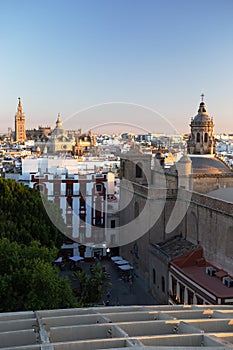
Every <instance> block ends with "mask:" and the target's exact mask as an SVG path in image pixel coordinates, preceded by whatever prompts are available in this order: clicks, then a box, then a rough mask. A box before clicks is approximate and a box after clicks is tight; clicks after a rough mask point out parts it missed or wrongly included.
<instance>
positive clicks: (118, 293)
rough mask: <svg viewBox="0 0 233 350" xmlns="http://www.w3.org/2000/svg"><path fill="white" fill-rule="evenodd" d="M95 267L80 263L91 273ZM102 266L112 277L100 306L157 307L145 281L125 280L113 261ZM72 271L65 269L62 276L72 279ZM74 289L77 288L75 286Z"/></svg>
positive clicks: (134, 278) (103, 262) (137, 279)
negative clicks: (91, 268)
mask: <svg viewBox="0 0 233 350" xmlns="http://www.w3.org/2000/svg"><path fill="white" fill-rule="evenodd" d="M91 264H92V265H94V262H91V263H90V262H79V263H78V266H80V267H81V268H82V269H83V270H85V271H86V272H88V273H90V265H91ZM100 264H101V265H102V267H103V268H104V269H105V271H106V273H107V274H108V275H109V277H110V283H111V287H110V289H109V290H106V292H105V293H104V296H103V300H102V301H101V302H100V305H106V306H107V305H109V306H117V305H125V306H126V305H156V304H158V302H156V300H155V299H154V298H153V297H152V295H151V294H150V293H149V292H148V291H147V290H146V287H145V284H144V283H143V280H142V279H141V278H140V277H138V276H135V274H134V273H133V275H134V277H133V278H132V281H130V280H128V281H127V280H124V279H123V278H122V273H121V271H120V269H119V268H118V267H117V266H116V264H114V263H113V262H112V261H111V260H102V261H100ZM72 273H73V272H72V271H70V270H68V269H65V271H61V276H68V277H69V278H72ZM72 284H73V287H75V284H74V283H72Z"/></svg>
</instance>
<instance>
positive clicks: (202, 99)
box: [201, 93, 205, 102]
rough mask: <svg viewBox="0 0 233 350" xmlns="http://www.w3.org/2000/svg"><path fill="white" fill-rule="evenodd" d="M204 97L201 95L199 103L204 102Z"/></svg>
mask: <svg viewBox="0 0 233 350" xmlns="http://www.w3.org/2000/svg"><path fill="white" fill-rule="evenodd" d="M204 97H205V95H204V94H203V93H202V94H201V102H204Z"/></svg>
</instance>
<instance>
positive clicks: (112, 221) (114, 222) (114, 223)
mask: <svg viewBox="0 0 233 350" xmlns="http://www.w3.org/2000/svg"><path fill="white" fill-rule="evenodd" d="M115 227H116V221H115V220H111V228H115Z"/></svg>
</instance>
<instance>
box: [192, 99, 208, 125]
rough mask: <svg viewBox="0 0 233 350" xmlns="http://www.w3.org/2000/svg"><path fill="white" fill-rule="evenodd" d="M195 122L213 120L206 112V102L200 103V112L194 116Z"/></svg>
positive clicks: (200, 122)
mask: <svg viewBox="0 0 233 350" xmlns="http://www.w3.org/2000/svg"><path fill="white" fill-rule="evenodd" d="M192 122H193V123H194V124H203V123H208V122H212V118H211V117H210V116H209V115H208V114H207V112H206V105H205V103H204V102H201V103H200V106H199V109H198V114H197V115H196V116H195V117H194V118H193V121H192Z"/></svg>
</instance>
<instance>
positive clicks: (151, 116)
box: [0, 0, 233, 133]
mask: <svg viewBox="0 0 233 350" xmlns="http://www.w3.org/2000/svg"><path fill="white" fill-rule="evenodd" d="M232 13H233V2H232V1H231V0H222V1H219V0H205V1H201V0H195V1H194V0H191V1H185V0H174V1H171V0H165V1H163V0H146V1H142V0H118V1H114V0H99V1H94V0H85V1H84V0H69V1H65V0H50V1H46V0H41V1H40V2H36V1H30V0H21V1H20V2H18V1H16V0H11V1H7V0H1V2H0V38H1V56H0V64H1V67H2V70H1V83H0V94H1V104H0V120H1V127H0V132H7V129H8V127H11V128H12V129H13V130H14V116H15V113H16V110H17V103H18V100H17V98H18V97H21V99H22V104H23V110H24V113H25V114H26V128H27V129H31V128H37V127H38V126H39V125H43V126H45V125H50V126H51V127H52V128H54V127H55V121H56V118H57V114H58V113H60V114H61V118H62V121H64V128H66V126H67V128H72V129H74V128H76V129H78V128H82V129H83V130H89V129H93V127H97V126H98V125H105V128H106V123H110V125H111V126H113V125H114V123H115V125H114V127H116V128H117V123H118V124H119V125H121V124H122V125H123V124H124V123H125V125H126V124H129V125H135V126H138V127H141V128H142V129H145V130H148V131H150V132H153V133H159V132H165V133H168V130H173V129H174V130H176V131H177V132H178V133H188V132H189V131H190V127H189V124H190V121H191V117H194V116H195V115H196V114H197V110H198V106H199V103H200V101H201V96H200V95H201V94H202V93H204V94H205V97H204V101H205V103H206V106H207V113H208V114H209V115H210V116H212V117H213V119H214V124H215V127H214V132H215V133H220V132H226V133H227V132H229V133H233V124H232V111H233V99H232V95H233V84H232V82H233V60H232V56H233V45H232V33H233V22H232ZM111 102H112V104H111ZM116 102H122V105H121V106H120V104H119V103H116ZM127 103H129V106H128V107H127ZM101 104H103V105H102V106H101ZM136 105H138V106H139V107H138V108H136V109H135V107H134V106H136ZM91 106H96V107H92V108H90V107H91ZM142 106H145V108H143V107H142ZM123 107H124V108H123ZM78 111H82V112H80V113H78ZM152 111H156V112H152ZM163 124H164V125H163ZM114 130H115V129H114ZM116 132H117V129H116Z"/></svg>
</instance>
